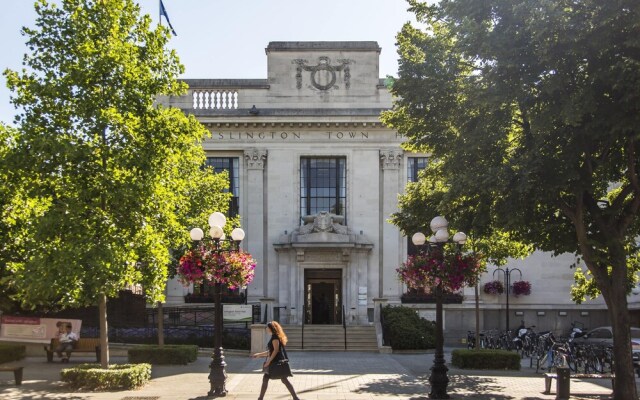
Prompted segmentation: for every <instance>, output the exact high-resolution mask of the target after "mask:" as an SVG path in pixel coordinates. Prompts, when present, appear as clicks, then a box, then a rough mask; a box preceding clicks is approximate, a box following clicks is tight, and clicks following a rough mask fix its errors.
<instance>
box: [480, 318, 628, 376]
mask: <svg viewBox="0 0 640 400" xmlns="http://www.w3.org/2000/svg"><path fill="white" fill-rule="evenodd" d="M607 329H608V330H609V333H610V328H608V327H603V328H598V329H595V330H593V331H591V332H589V334H587V330H586V329H585V328H584V327H583V326H581V324H580V323H578V322H574V323H573V324H572V325H571V330H570V331H569V332H568V333H567V335H566V336H563V337H556V335H554V333H553V332H551V331H543V332H536V331H535V326H529V327H525V326H524V325H521V326H520V327H519V328H518V329H517V330H516V331H511V330H509V331H499V330H495V329H494V330H486V331H481V332H480V337H479V340H478V341H476V338H475V332H473V331H469V332H468V334H467V347H468V348H469V349H472V348H474V347H475V346H476V343H478V345H479V346H480V348H483V349H503V350H512V351H518V352H519V353H520V355H521V357H522V358H529V359H530V360H531V362H530V366H531V367H533V365H534V363H535V365H536V372H538V371H540V370H545V369H546V370H552V369H555V368H557V367H560V366H566V367H569V368H570V369H571V371H572V372H574V373H587V374H588V373H605V372H611V371H612V370H613V366H614V358H613V347H612V342H611V341H610V340H606V338H603V337H606V335H604V334H602V333H601V331H606V330H607ZM634 329H635V328H634ZM605 333H606V332H605ZM589 335H592V338H591V339H593V340H588V339H590V338H589ZM636 339H637V342H635V341H634V340H636ZM632 346H633V348H634V353H633V359H634V366H635V367H636V372H637V373H638V376H640V330H639V331H638V332H636V331H632Z"/></svg>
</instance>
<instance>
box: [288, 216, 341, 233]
mask: <svg viewBox="0 0 640 400" xmlns="http://www.w3.org/2000/svg"><path fill="white" fill-rule="evenodd" d="M302 220H303V221H304V225H303V226H301V227H300V229H299V234H300V235H308V234H310V233H315V232H318V233H319V232H329V233H337V234H340V235H347V234H348V233H349V228H347V227H346V226H345V225H342V223H343V222H344V217H343V216H342V215H336V214H331V213H329V212H327V211H321V212H320V213H318V214H316V215H307V216H305V217H302Z"/></svg>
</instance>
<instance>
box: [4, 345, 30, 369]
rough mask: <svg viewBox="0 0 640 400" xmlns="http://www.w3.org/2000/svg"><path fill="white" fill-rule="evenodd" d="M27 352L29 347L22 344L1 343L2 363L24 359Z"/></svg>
mask: <svg viewBox="0 0 640 400" xmlns="http://www.w3.org/2000/svg"><path fill="white" fill-rule="evenodd" d="M26 353H27V347H26V346H25V345H22V344H9V343H0V364H2V363H6V362H11V361H18V360H22V359H23V358H24V357H25V355H26Z"/></svg>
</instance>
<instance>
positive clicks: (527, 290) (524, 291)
mask: <svg viewBox="0 0 640 400" xmlns="http://www.w3.org/2000/svg"><path fill="white" fill-rule="evenodd" d="M511 292H512V293H513V294H514V295H515V296H521V295H522V296H528V295H530V294H531V283H529V282H528V281H515V282H513V284H512V285H511Z"/></svg>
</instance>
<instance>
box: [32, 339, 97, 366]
mask: <svg viewBox="0 0 640 400" xmlns="http://www.w3.org/2000/svg"><path fill="white" fill-rule="evenodd" d="M59 343H60V342H59V341H58V339H57V338H54V339H51V344H49V345H48V346H44V351H46V352H47V362H53V354H54V353H55V352H56V348H57V347H58V344H59ZM71 352H72V353H95V355H96V361H97V362H100V338H80V339H78V341H77V342H76V344H75V345H74V346H73V350H71Z"/></svg>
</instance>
